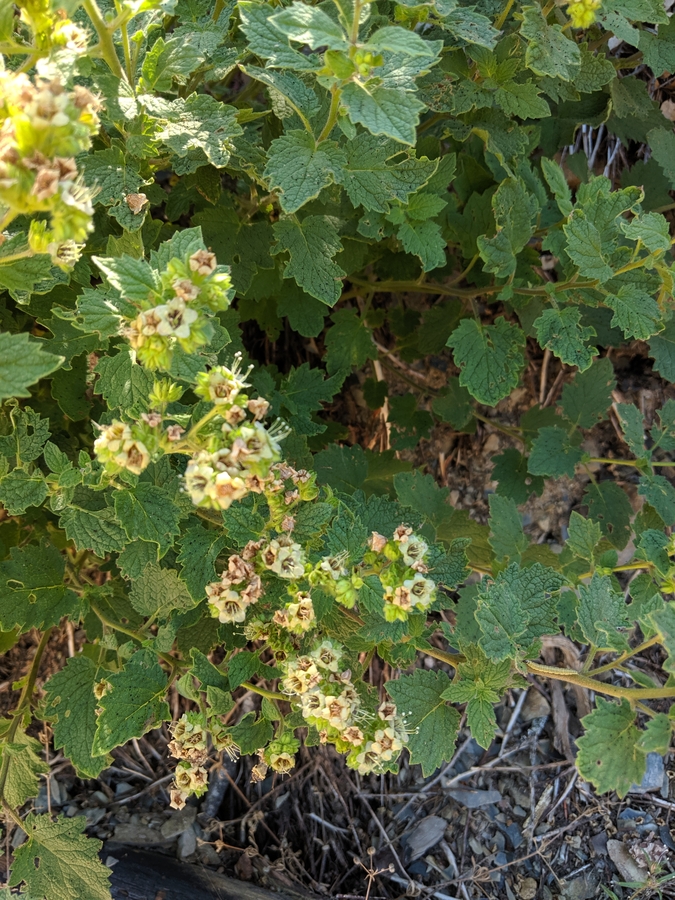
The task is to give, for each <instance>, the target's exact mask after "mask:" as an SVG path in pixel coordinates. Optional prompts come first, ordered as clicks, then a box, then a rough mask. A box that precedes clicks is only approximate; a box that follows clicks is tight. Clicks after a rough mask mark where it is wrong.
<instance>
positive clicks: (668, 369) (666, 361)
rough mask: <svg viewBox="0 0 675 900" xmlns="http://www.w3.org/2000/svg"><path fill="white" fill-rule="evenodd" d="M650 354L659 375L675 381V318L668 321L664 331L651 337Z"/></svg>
mask: <svg viewBox="0 0 675 900" xmlns="http://www.w3.org/2000/svg"><path fill="white" fill-rule="evenodd" d="M649 354H650V356H652V357H653V359H654V368H655V370H656V371H657V372H658V373H659V375H661V376H662V377H663V378H665V379H666V381H670V382H675V319H671V320H670V322H666V327H665V328H664V329H663V331H661V332H660V333H659V334H655V335H654V336H653V337H651V338H650V339H649Z"/></svg>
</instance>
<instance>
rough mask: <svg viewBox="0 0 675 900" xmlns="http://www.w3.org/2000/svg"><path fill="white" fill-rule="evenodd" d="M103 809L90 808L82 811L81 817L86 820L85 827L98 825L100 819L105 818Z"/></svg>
mask: <svg viewBox="0 0 675 900" xmlns="http://www.w3.org/2000/svg"><path fill="white" fill-rule="evenodd" d="M105 813H106V811H105V809H101V807H100V806H91V807H89V808H88V809H83V810H82V815H83V816H84V817H85V819H86V820H87V827H88V828H93V826H94V825H98V823H99V822H100V821H101V819H103V818H105Z"/></svg>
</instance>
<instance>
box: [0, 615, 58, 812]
mask: <svg viewBox="0 0 675 900" xmlns="http://www.w3.org/2000/svg"><path fill="white" fill-rule="evenodd" d="M53 630H54V629H53V628H47V629H46V631H43V632H42V637H41V638H40V643H39V644H38V646H37V650H36V651H35V656H34V657H33V662H32V663H31V666H30V672H29V673H28V678H27V679H26V683H25V684H24V686H23V690H22V691H21V695H20V697H19V702H18V703H17V705H16V709H15V710H14V713H13V717H12V721H11V724H10V726H9V728H8V729H7V734H6V736H5V741H6V742H7V743H8V744H11V743H12V741H13V740H14V738H15V737H16V733H17V731H18V729H19V725H20V724H21V719H22V718H23V714H24V712H25V711H26V710H27V709H28V708H29V707H30V703H31V700H32V699H33V691H34V690H35V682H36V680H37V677H38V672H39V670H40V662H41V661H42V656H43V654H44V652H45V649H46V647H47V644H48V643H49V638H50V637H51V634H52V631H53ZM9 764H10V756H9V754H8V753H5V754H4V755H3V757H2V768H1V769H0V797H2V798H3V805H5V804H4V790H5V784H6V783H7V774H8V773H9ZM5 808H6V805H5ZM12 818H14V816H12ZM18 824H21V823H20V821H19V822H18Z"/></svg>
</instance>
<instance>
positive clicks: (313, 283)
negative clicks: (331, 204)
mask: <svg viewBox="0 0 675 900" xmlns="http://www.w3.org/2000/svg"><path fill="white" fill-rule="evenodd" d="M274 236H275V238H276V239H277V241H278V246H277V249H276V250H275V251H273V252H276V253H279V252H281V250H287V251H288V252H289V254H290V257H291V258H290V262H288V263H286V266H285V268H284V278H294V279H295V281H296V282H297V283H298V284H299V285H300V287H301V288H304V290H305V291H307V293H308V294H309V295H310V296H312V297H316V299H317V300H321V301H322V302H323V303H326V304H328V306H333V305H334V304H335V303H337V301H338V300H339V299H340V294H341V293H342V281H341V279H342V278H343V277H344V274H345V273H344V271H343V270H342V269H341V268H340V266H338V265H337V264H336V263H335V262H333V257H334V256H335V255H336V254H337V253H339V251H340V250H341V249H342V245H341V243H340V238H339V236H338V232H337V228H336V225H335V221H334V220H333V219H332V218H330V217H329V216H307V217H306V218H304V219H302V220H301V221H298V220H297V219H295V218H287V219H280V220H279V221H278V222H276V223H275V224H274Z"/></svg>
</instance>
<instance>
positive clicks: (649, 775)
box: [629, 753, 666, 794]
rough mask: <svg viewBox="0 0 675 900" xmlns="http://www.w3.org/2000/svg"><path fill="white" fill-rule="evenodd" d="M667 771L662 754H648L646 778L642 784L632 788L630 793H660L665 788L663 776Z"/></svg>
mask: <svg viewBox="0 0 675 900" xmlns="http://www.w3.org/2000/svg"><path fill="white" fill-rule="evenodd" d="M665 771H666V770H665V766H664V764H663V757H662V756H661V754H660V753H648V754H647V768H646V769H645V774H644V777H643V779H642V781H641V782H640V784H634V785H632V786H631V789H630V791H629V793H631V794H648V793H649V792H650V791H660V790H661V788H662V786H663V776H664V774H665Z"/></svg>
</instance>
